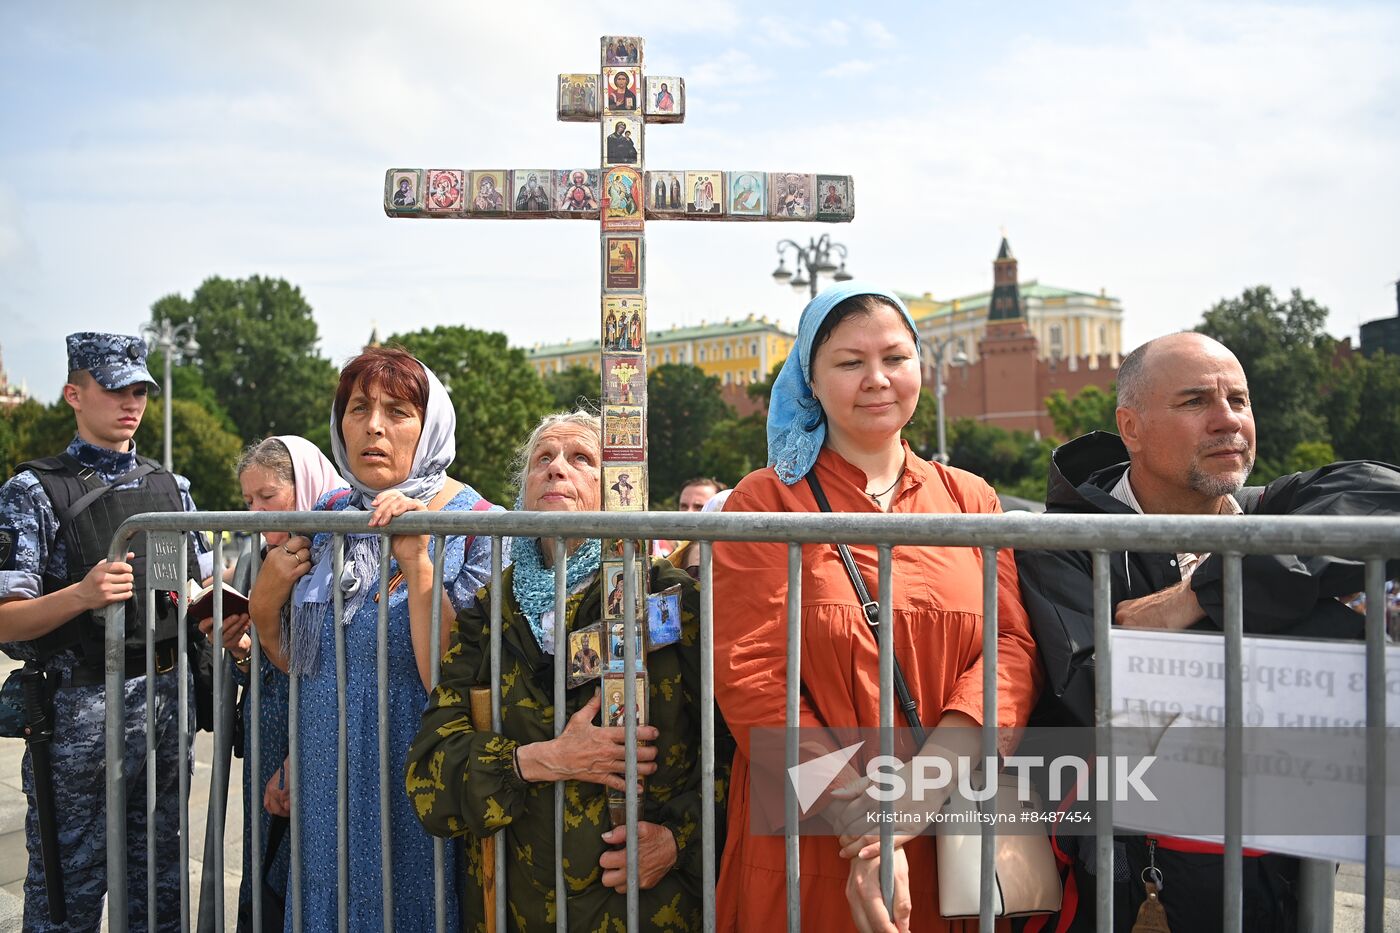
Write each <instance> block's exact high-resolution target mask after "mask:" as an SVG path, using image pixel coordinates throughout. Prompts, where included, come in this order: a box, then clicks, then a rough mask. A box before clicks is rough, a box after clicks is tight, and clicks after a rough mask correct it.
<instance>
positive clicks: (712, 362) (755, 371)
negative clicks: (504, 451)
mask: <svg viewBox="0 0 1400 933" xmlns="http://www.w3.org/2000/svg"><path fill="white" fill-rule="evenodd" d="M795 339H796V338H795V337H794V336H793V335H792V334H789V333H787V332H786V331H784V330H782V329H781V328H779V327H778V325H777V324H775V323H772V322H770V321H769V320H768V318H767V317H755V316H754V315H752V314H750V315H749V316H748V317H747V318H743V319H740V320H737V321H732V320H729V319H728V318H726V319H725V320H724V321H723V322H720V323H716V324H709V323H706V322H704V321H702V322H701V323H700V325H699V326H697V327H677V326H672V327H671V329H670V330H654V331H648V332H647V340H646V346H647V368H648V369H655V368H656V367H658V366H663V365H665V364H666V363H689V364H691V365H693V366H698V367H699V368H700V369H701V370H702V371H703V372H704V373H705V374H706V375H709V376H714V377H716V378H717V379H719V381H720V384H721V385H725V386H731V385H733V386H745V385H750V384H752V383H755V382H762V381H763V380H764V379H767V378H768V372H769V371H770V370H771V369H772V368H773V366H774V365H776V364H777V363H778V362H779V361H781V360H783V359H786V357H787V354H788V351H789V350H791V349H792V344H793V341H794V340H795ZM601 352H602V350H601V344H600V343H599V341H597V340H577V341H575V340H566V341H565V342H563V343H556V344H550V345H541V344H536V345H535V346H534V347H532V348H531V349H529V350H527V351H526V354H525V355H526V358H527V359H528V360H529V361H530V363H531V365H533V366H534V367H535V372H537V373H539V374H540V376H541V377H543V376H546V375H548V374H550V373H557V372H563V371H564V370H566V369H568V368H569V367H570V366H583V367H585V368H587V369H591V370H593V371H595V372H596V371H597V370H598V366H599V360H600V354H601Z"/></svg>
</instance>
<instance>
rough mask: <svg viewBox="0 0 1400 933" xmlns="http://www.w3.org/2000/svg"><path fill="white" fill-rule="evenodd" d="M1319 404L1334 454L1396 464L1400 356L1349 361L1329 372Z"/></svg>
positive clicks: (1398, 452)
mask: <svg viewBox="0 0 1400 933" xmlns="http://www.w3.org/2000/svg"><path fill="white" fill-rule="evenodd" d="M1319 404H1320V409H1321V412H1322V414H1323V416H1324V417H1325V418H1326V420H1327V428H1328V432H1329V433H1330V434H1331V435H1332V445H1333V447H1335V448H1336V451H1337V456H1339V457H1341V458H1343V459H1345V460H1384V461H1386V462H1387V463H1400V356H1391V355H1389V354H1387V353H1378V354H1376V355H1375V356H1373V357H1369V358H1367V357H1364V356H1361V355H1360V354H1356V355H1354V356H1352V357H1350V358H1348V359H1347V360H1346V361H1345V362H1343V363H1341V364H1340V365H1338V366H1337V367H1336V368H1335V369H1333V370H1332V371H1331V372H1330V373H1329V374H1328V380H1327V391H1326V393H1325V394H1324V395H1323V396H1322V398H1321V399H1319Z"/></svg>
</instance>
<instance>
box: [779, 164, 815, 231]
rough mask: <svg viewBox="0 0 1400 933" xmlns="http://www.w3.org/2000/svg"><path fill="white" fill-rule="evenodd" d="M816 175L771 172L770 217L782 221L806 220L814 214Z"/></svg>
mask: <svg viewBox="0 0 1400 933" xmlns="http://www.w3.org/2000/svg"><path fill="white" fill-rule="evenodd" d="M816 181H817V179H816V176H815V175H803V174H800V173H798V172H771V173H770V174H769V175H768V216H770V217H776V218H778V219H780V220H806V219H810V218H811V217H812V214H813V210H812V201H813V198H812V190H813V188H814V186H815V185H816Z"/></svg>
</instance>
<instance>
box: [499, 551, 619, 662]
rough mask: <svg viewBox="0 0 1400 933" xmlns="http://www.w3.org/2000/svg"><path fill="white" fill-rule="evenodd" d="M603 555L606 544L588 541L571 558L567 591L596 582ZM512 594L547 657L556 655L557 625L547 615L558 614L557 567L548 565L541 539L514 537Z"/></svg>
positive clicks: (567, 577)
mask: <svg viewBox="0 0 1400 933" xmlns="http://www.w3.org/2000/svg"><path fill="white" fill-rule="evenodd" d="M602 554H603V545H602V542H601V541H599V540H598V539H597V538H588V539H587V540H585V541H584V542H583V543H582V544H580V545H579V546H578V548H577V549H576V550H575V551H574V552H573V553H572V554H570V555H569V561H568V563H569V572H568V574H566V575H565V577H564V588H565V590H566V591H567V592H569V593H575V592H578V590H579V589H581V588H582V587H584V586H586V585H587V584H589V583H591V582H592V578H593V575H594V574H596V573H597V572H598V562H599V560H600V559H601V557H602ZM510 561H511V571H510V572H511V592H512V593H514V595H515V603H516V605H518V606H519V607H520V612H521V614H522V615H524V616H525V621H527V622H529V623H530V631H531V632H532V633H534V636H535V641H536V642H538V643H539V646H540V650H541V651H543V652H544V653H545V654H548V655H553V654H554V625H553V618H552V617H551V619H550V624H548V625H546V624H545V616H546V615H547V614H551V615H552V613H553V611H554V568H552V567H546V566H545V565H544V557H543V555H542V554H541V553H540V542H539V540H538V539H537V538H512V539H511V542H510Z"/></svg>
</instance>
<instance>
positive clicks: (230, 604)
mask: <svg viewBox="0 0 1400 933" xmlns="http://www.w3.org/2000/svg"><path fill="white" fill-rule="evenodd" d="M223 587H224V618H225V619H227V618H228V617H229V616H236V615H240V614H242V613H245V612H247V611H248V597H247V596H245V595H244V594H242V593H240V592H238V590H236V589H234V588H233V587H231V586H229V585H228V584H227V583H225V584H223ZM213 615H214V587H213V586H206V587H205V588H204V589H202V590H200V591H198V592H197V593H193V594H191V596H190V608H189V615H188V619H189V621H190V623H192V624H194V625H198V624H199V623H200V622H203V621H204V620H205V619H208V618H210V617H211V616H213Z"/></svg>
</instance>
